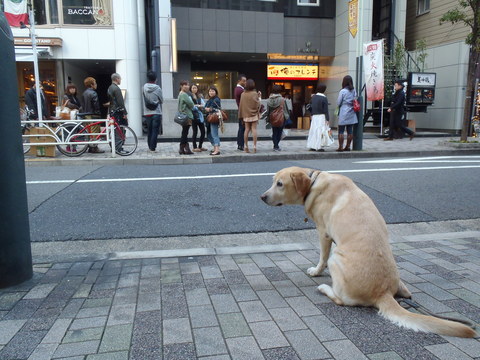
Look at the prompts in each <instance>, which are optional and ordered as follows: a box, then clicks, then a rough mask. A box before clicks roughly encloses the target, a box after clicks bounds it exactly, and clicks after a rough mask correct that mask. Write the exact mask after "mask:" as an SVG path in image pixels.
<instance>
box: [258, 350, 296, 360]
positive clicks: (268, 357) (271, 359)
mask: <svg viewBox="0 0 480 360" xmlns="http://www.w3.org/2000/svg"><path fill="white" fill-rule="evenodd" d="M262 353H263V356H264V357H265V360H300V358H299V357H298V356H297V353H296V352H295V350H293V348H292V347H282V348H276V349H265V350H262Z"/></svg>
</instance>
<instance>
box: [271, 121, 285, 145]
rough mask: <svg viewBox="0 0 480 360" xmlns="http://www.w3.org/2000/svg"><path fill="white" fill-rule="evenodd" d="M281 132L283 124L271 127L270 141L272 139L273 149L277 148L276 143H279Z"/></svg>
mask: <svg viewBox="0 0 480 360" xmlns="http://www.w3.org/2000/svg"><path fill="white" fill-rule="evenodd" d="M282 132H283V126H281V127H272V141H273V148H274V149H278V148H279V146H278V144H279V143H280V140H282Z"/></svg>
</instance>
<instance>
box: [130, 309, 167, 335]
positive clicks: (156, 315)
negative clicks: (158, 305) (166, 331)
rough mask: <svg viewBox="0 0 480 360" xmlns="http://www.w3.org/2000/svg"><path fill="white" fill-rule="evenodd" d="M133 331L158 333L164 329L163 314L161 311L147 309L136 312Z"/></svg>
mask: <svg viewBox="0 0 480 360" xmlns="http://www.w3.org/2000/svg"><path fill="white" fill-rule="evenodd" d="M133 331H134V332H135V333H140V334H145V333H156V334H160V333H161V331H162V314H161V312H160V311H158V310H157V311H145V312H137V313H136V314H135V322H134V323H133Z"/></svg>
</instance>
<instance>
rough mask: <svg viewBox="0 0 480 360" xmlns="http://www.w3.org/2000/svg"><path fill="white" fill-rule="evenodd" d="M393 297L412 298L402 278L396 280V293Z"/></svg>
mask: <svg viewBox="0 0 480 360" xmlns="http://www.w3.org/2000/svg"><path fill="white" fill-rule="evenodd" d="M395 297H401V298H404V299H411V298H412V293H411V292H410V290H408V289H407V287H406V286H405V284H404V283H403V281H402V280H398V290H397V293H396V294H395Z"/></svg>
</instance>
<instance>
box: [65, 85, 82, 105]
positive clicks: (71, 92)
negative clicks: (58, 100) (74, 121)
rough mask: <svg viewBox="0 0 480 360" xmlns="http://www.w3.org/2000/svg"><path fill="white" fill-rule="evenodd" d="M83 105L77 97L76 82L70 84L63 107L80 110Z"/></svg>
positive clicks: (66, 90)
mask: <svg viewBox="0 0 480 360" xmlns="http://www.w3.org/2000/svg"><path fill="white" fill-rule="evenodd" d="M81 106H82V105H81V104H80V101H79V100H78V98H77V87H76V86H75V85H74V84H68V85H67V88H66V89H65V95H63V107H64V108H65V107H66V108H68V109H70V110H79V109H80V108H81Z"/></svg>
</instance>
